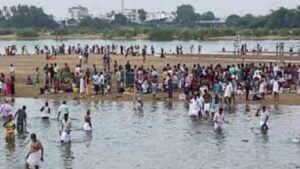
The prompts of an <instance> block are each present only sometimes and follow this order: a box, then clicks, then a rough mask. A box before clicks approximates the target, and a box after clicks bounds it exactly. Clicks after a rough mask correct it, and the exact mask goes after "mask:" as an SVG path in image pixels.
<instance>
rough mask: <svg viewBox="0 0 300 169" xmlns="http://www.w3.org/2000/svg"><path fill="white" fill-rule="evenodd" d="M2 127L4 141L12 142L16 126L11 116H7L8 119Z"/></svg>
mask: <svg viewBox="0 0 300 169" xmlns="http://www.w3.org/2000/svg"><path fill="white" fill-rule="evenodd" d="M3 127H5V128H6V137H5V139H6V141H7V142H9V141H13V140H15V128H16V125H15V124H14V121H13V118H12V115H11V114H10V115H8V119H7V121H6V122H5V123H4V124H3Z"/></svg>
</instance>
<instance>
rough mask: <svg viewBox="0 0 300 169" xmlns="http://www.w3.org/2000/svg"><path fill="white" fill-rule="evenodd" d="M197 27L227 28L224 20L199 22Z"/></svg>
mask: <svg viewBox="0 0 300 169" xmlns="http://www.w3.org/2000/svg"><path fill="white" fill-rule="evenodd" d="M197 25H198V26H200V27H203V28H223V27H225V26H226V25H225V21H222V20H207V21H204V20H203V21H198V22H197Z"/></svg>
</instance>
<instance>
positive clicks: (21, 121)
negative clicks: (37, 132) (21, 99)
mask: <svg viewBox="0 0 300 169" xmlns="http://www.w3.org/2000/svg"><path fill="white" fill-rule="evenodd" d="M15 118H17V130H18V132H19V133H23V132H24V126H26V125H27V120H26V119H27V114H26V106H23V107H22V109H19V110H18V111H17V112H16V114H15V116H14V119H15Z"/></svg>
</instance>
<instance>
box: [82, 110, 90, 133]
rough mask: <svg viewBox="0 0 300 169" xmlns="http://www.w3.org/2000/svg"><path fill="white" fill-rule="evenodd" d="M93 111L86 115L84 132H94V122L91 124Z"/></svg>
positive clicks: (87, 112) (88, 111)
mask: <svg viewBox="0 0 300 169" xmlns="http://www.w3.org/2000/svg"><path fill="white" fill-rule="evenodd" d="M90 115H91V111H90V110H87V111H86V115H85V116H84V124H83V130H84V131H91V130H92V122H91V116H90Z"/></svg>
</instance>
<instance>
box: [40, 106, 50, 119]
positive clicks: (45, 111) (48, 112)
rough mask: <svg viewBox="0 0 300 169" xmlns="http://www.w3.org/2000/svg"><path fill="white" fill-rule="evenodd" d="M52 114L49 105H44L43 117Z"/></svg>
mask: <svg viewBox="0 0 300 169" xmlns="http://www.w3.org/2000/svg"><path fill="white" fill-rule="evenodd" d="M49 114H50V108H49V107H48V106H47V107H46V106H45V107H44V109H43V111H42V117H49Z"/></svg>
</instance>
